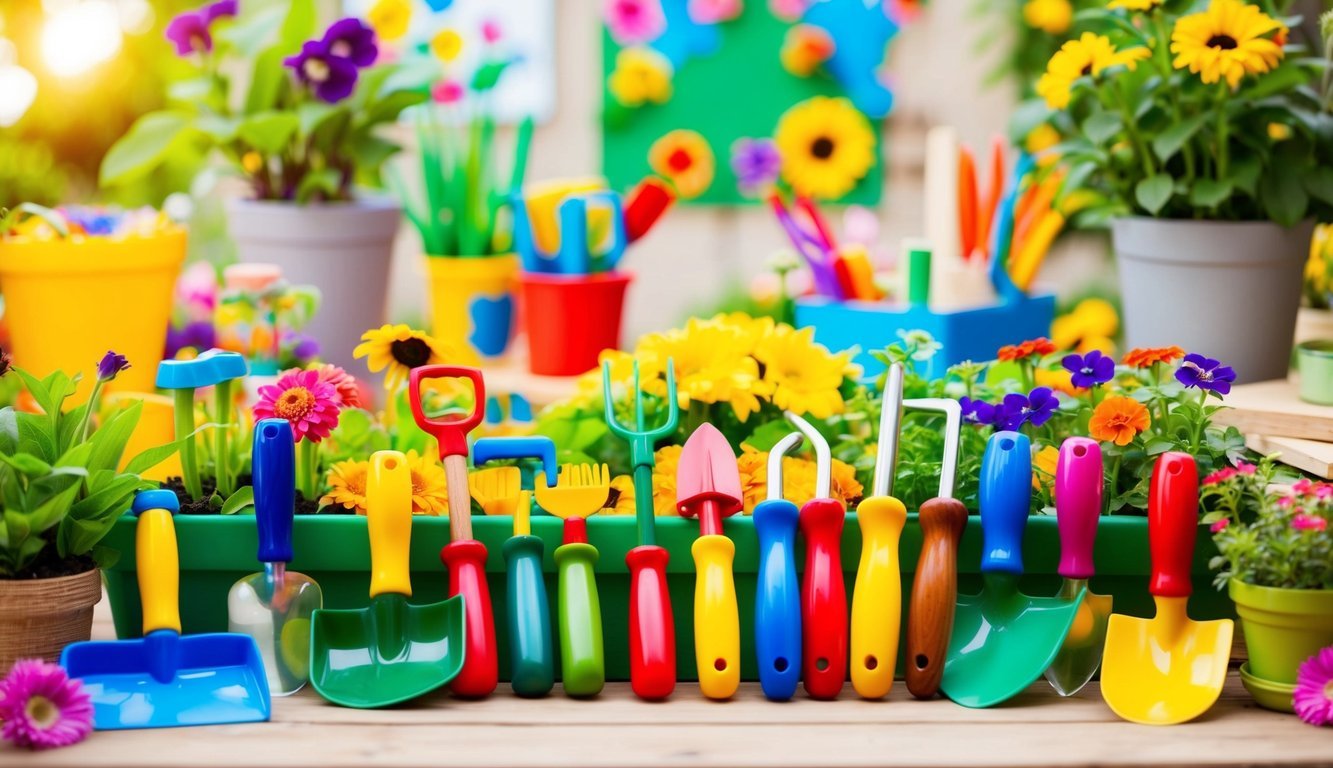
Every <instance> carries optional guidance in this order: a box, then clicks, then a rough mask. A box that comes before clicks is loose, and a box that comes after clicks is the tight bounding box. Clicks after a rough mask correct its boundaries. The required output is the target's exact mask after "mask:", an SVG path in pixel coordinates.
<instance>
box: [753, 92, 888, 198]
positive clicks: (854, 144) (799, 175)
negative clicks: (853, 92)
mask: <svg viewBox="0 0 1333 768" xmlns="http://www.w3.org/2000/svg"><path fill="white" fill-rule="evenodd" d="M773 140H774V142H775V143H776V144H777V147H778V153H779V154H780V155H781V156H782V178H783V179H785V180H786V181H787V183H788V184H790V185H791V186H792V189H794V190H795V191H796V194H798V195H805V196H808V197H815V198H820V199H825V200H832V199H835V198H839V197H842V196H843V195H845V194H847V193H848V192H851V191H852V189H853V188H855V187H856V183H857V182H858V181H860V180H861V179H862V178H864V177H865V175H866V174H867V173H869V172H870V167H871V166H872V165H874V163H875V132H874V130H873V129H872V128H871V126H870V121H869V120H868V119H866V116H865V115H863V114H861V113H860V112H859V111H858V110H857V109H856V107H854V106H852V103H851V102H850V101H848V100H847V99H844V98H829V97H827V96H815V97H814V98H811V99H806V100H805V101H802V102H800V103H799V104H796V105H794V106H793V107H791V108H790V109H788V110H787V111H786V112H784V113H783V114H782V117H781V118H779V119H778V127H777V130H776V131H774V134H773Z"/></svg>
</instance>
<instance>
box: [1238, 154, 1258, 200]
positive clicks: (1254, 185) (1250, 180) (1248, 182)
mask: <svg viewBox="0 0 1333 768" xmlns="http://www.w3.org/2000/svg"><path fill="white" fill-rule="evenodd" d="M1262 170H1263V161H1262V160H1260V159H1259V157H1258V156H1256V155H1247V156H1246V157H1244V158H1240V159H1237V160H1236V161H1235V162H1233V163H1232V164H1231V182H1232V184H1233V185H1234V186H1235V188H1236V189H1239V190H1241V191H1243V192H1244V193H1245V194H1247V195H1249V196H1250V197H1254V196H1255V194H1256V192H1257V190H1258V187H1259V173H1260V172H1261V171H1262Z"/></svg>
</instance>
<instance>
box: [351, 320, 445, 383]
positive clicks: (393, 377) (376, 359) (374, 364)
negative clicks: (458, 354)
mask: <svg viewBox="0 0 1333 768" xmlns="http://www.w3.org/2000/svg"><path fill="white" fill-rule="evenodd" d="M352 354H353V355H354V356H355V357H357V358H362V357H364V358H366V365H367V366H368V367H369V368H370V372H371V373H379V372H380V371H383V370H385V369H386V368H387V369H388V373H386V374H385V376H384V388H385V389H387V390H390V391H395V390H397V389H398V387H399V386H400V385H401V384H402V383H403V382H404V381H406V380H407V377H408V374H410V373H411V372H412V369H413V368H420V367H421V366H423V365H436V364H439V363H443V362H445V360H446V359H447V358H448V357H449V351H448V347H446V346H445V345H444V344H441V343H440V342H438V341H436V340H435V339H434V338H433V337H432V336H431V335H430V334H428V333H426V332H425V331H418V330H416V329H414V328H409V327H408V326H406V325H403V324H402V323H399V324H398V325H388V324H386V325H382V326H380V327H379V328H375V329H372V330H369V331H366V332H365V333H363V334H361V343H360V344H358V345H357V346H356V349H354V350H352Z"/></svg>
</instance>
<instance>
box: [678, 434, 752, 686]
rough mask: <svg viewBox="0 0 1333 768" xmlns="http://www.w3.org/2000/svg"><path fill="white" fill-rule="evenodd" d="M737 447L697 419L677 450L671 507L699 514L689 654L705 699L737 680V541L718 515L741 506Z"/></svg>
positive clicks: (693, 550) (684, 514)
mask: <svg viewBox="0 0 1333 768" xmlns="http://www.w3.org/2000/svg"><path fill="white" fill-rule="evenodd" d="M742 506H744V502H743V501H742V500H741V475H740V470H739V469H738V468H737V466H736V453H735V452H734V451H733V450H732V449H731V445H730V444H729V443H728V442H727V438H725V437H723V436H722V433H721V432H719V431H717V428H716V427H714V426H713V425H712V424H708V423H706V422H705V423H703V424H700V425H699V427H698V428H697V429H695V430H694V433H693V434H691V435H690V437H689V439H688V440H686V441H685V447H684V448H682V449H681V452H680V463H679V464H678V467H677V470H676V510H677V511H679V512H680V515H681V517H697V518H699V538H697V539H695V540H694V544H693V545H692V546H691V547H690V553H691V554H692V555H694V571H695V574H696V576H695V582H694V658H695V662H696V663H697V665H698V668H699V688H700V690H702V691H703V694H704V695H705V696H707V697H708V698H710V699H729V698H731V697H732V696H733V695H734V694H735V693H736V688H737V686H739V685H740V683H741V620H740V612H739V609H738V608H737V607H736V581H735V578H734V577H733V575H732V572H731V566H732V561H734V560H735V558H736V544H735V542H733V541H732V540H731V539H729V538H727V537H726V535H725V534H723V533H722V518H723V517H726V516H727V515H734V514H736V513H737V512H739V511H740V510H741V507H742Z"/></svg>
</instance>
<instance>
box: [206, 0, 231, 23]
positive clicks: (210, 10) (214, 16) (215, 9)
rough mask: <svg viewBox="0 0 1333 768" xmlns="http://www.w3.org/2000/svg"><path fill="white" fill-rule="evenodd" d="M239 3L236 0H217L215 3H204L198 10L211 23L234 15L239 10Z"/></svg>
mask: <svg viewBox="0 0 1333 768" xmlns="http://www.w3.org/2000/svg"><path fill="white" fill-rule="evenodd" d="M239 5H240V3H239V2H238V0H217V2H216V3H209V4H208V5H205V6H204V7H203V8H201V9H199V12H200V13H202V14H203V15H204V18H205V19H206V20H207V21H208V23H210V24H212V23H213V22H215V21H217V20H218V19H224V18H225V19H229V18H232V17H234V16H235V15H236V14H237V13H238V12H239V11H240V8H239Z"/></svg>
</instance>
